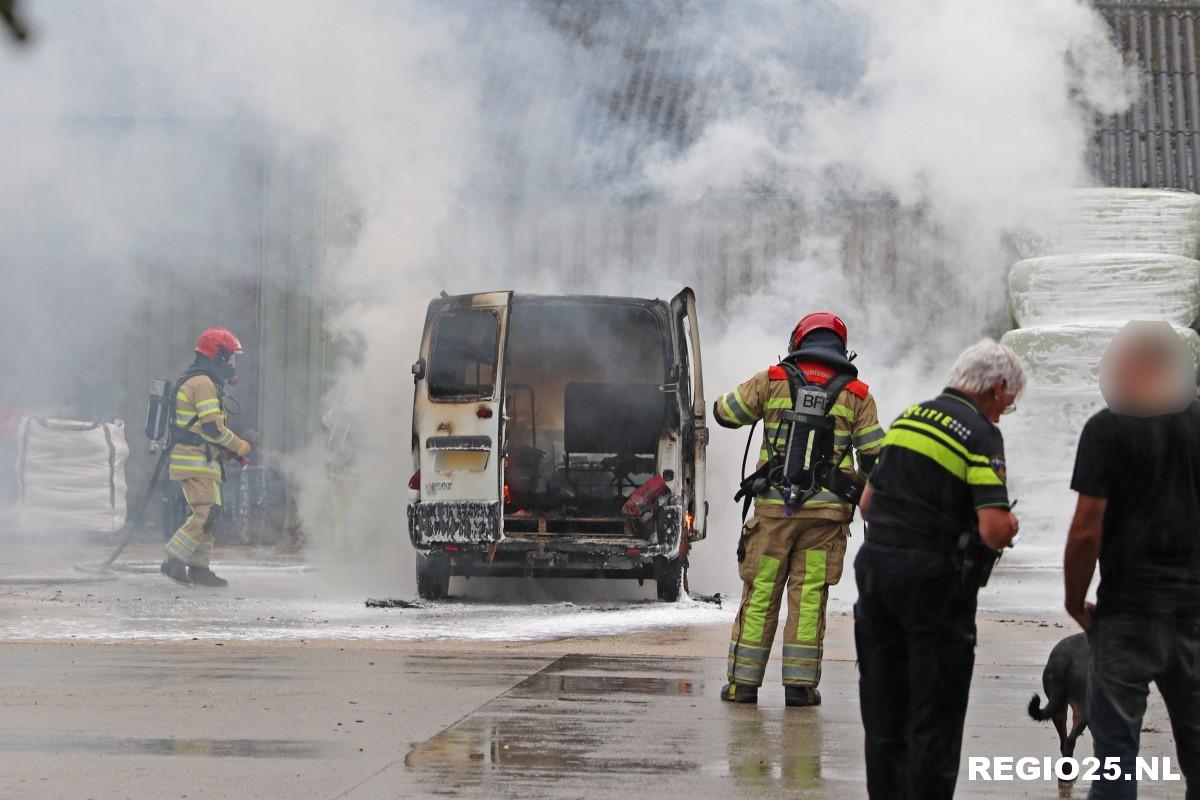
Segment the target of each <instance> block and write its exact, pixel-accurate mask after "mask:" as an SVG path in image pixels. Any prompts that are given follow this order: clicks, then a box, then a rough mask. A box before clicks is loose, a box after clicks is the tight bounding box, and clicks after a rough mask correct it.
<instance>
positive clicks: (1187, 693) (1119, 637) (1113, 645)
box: [1087, 615, 1200, 800]
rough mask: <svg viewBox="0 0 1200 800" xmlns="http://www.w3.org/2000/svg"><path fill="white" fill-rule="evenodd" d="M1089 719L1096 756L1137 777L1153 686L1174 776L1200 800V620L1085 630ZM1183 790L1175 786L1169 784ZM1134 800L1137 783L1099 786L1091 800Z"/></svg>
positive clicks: (1095, 625) (1136, 621) (1111, 620)
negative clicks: (1167, 727) (1171, 746)
mask: <svg viewBox="0 0 1200 800" xmlns="http://www.w3.org/2000/svg"><path fill="white" fill-rule="evenodd" d="M1088 642H1089V643H1090V645H1091V663H1090V665H1089V666H1090V668H1089V681H1088V699H1087V714H1088V727H1089V728H1091V731H1092V741H1093V745H1094V750H1095V754H1096V757H1097V758H1099V759H1100V763H1101V765H1102V766H1103V764H1104V761H1105V759H1106V758H1112V757H1116V758H1119V759H1120V761H1121V768H1122V771H1123V773H1124V774H1127V775H1132V774H1135V773H1136V766H1135V762H1136V758H1137V755H1138V746H1139V744H1140V742H1141V735H1142V716H1143V715H1144V714H1145V713H1146V697H1147V696H1148V695H1149V692H1150V682H1151V681H1153V682H1154V684H1155V685H1156V686H1158V690H1159V692H1160V693H1161V694H1162V696H1163V700H1164V702H1165V703H1166V705H1167V713H1168V714H1169V715H1170V717H1171V729H1172V731H1173V732H1174V734H1175V748H1176V758H1175V763H1174V764H1173V766H1174V767H1176V769H1175V771H1176V772H1181V773H1183V776H1184V778H1185V780H1186V781H1187V800H1200V619H1173V618H1170V617H1164V618H1161V619H1159V618H1154V617H1144V616H1125V615H1116V616H1105V617H1099V618H1097V619H1095V620H1093V622H1092V625H1091V628H1090V629H1089V630H1088ZM1170 785H1171V786H1173V787H1174V786H1178V784H1170ZM1135 797H1137V781H1135V780H1128V781H1127V780H1124V779H1123V778H1122V779H1121V780H1116V781H1097V782H1096V783H1093V784H1092V788H1091V791H1089V792H1088V798H1089V800H1107V798H1135Z"/></svg>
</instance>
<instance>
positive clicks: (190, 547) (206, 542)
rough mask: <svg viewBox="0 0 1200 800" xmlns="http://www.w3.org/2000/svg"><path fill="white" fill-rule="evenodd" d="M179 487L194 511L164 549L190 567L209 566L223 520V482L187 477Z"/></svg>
mask: <svg viewBox="0 0 1200 800" xmlns="http://www.w3.org/2000/svg"><path fill="white" fill-rule="evenodd" d="M179 488H180V489H182V490H183V498H184V499H185V500H186V501H187V504H188V510H189V511H190V512H191V513H190V514H189V515H188V518H187V519H186V520H185V521H184V523H183V525H181V526H180V527H179V530H177V531H175V535H174V536H172V537H171V541H169V542H167V546H166V548H164V549H165V550H166V551H167V555H169V556H171V557H173V558H177V559H179V560H180V561H182V562H183V563H185V564H187V565H188V566H189V567H207V566H208V562H209V558H210V557H211V556H212V549H213V542H214V541H216V536H217V526H218V525H220V522H221V482H220V481H218V480H213V479H212V478H184V479H183V480H181V481H179Z"/></svg>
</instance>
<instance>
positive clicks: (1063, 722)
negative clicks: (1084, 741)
mask: <svg viewBox="0 0 1200 800" xmlns="http://www.w3.org/2000/svg"><path fill="white" fill-rule="evenodd" d="M1054 729H1055V730H1056V731H1058V750H1059V752H1060V753H1062V754H1063V755H1064V756H1066V755H1069V754H1068V753H1067V751H1066V747H1067V707H1066V706H1065V705H1064V706H1063V707H1062V708H1061V709H1060V710H1059V711H1058V712H1057V713H1056V714H1055V715H1054Z"/></svg>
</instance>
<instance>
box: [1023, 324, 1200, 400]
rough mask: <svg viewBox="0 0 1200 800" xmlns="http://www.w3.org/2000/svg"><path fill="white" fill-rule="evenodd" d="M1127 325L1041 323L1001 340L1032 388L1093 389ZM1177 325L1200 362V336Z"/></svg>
mask: <svg viewBox="0 0 1200 800" xmlns="http://www.w3.org/2000/svg"><path fill="white" fill-rule="evenodd" d="M1125 324H1126V320H1122V321H1119V322H1091V323H1075V324H1068V325H1039V326H1036V327H1032V328H1020V329H1018V330H1015V331H1009V332H1008V333H1006V334H1004V338H1003V339H1001V340H1000V341H1001V342H1003V343H1004V344H1006V345H1008V346H1009V347H1011V348H1012V349H1013V351H1014V352H1016V354H1017V355H1018V356H1020V358H1021V363H1022V364H1023V365H1024V366H1025V372H1026V375H1027V377H1028V383H1029V385H1030V387H1031V388H1033V387H1035V386H1036V387H1053V388H1056V389H1060V390H1065V391H1074V390H1090V389H1095V387H1097V386H1099V384H1100V356H1101V355H1103V354H1104V349H1105V348H1106V347H1108V343H1109V342H1111V341H1112V338H1113V337H1114V336H1116V335H1117V331H1119V330H1121V328H1123V327H1125ZM1174 327H1175V332H1176V333H1178V334H1179V337H1180V338H1181V339H1183V341H1184V342H1185V343H1186V344H1187V345H1188V347H1189V348H1190V349H1191V351H1192V355H1193V357H1195V358H1196V360H1197V363H1200V335H1198V334H1197V333H1196V332H1195V331H1194V330H1192V329H1191V328H1186V327H1184V326H1182V325H1175V326H1174ZM1096 391H1097V392H1098V391H1099V390H1098V389H1096Z"/></svg>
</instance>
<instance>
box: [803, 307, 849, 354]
mask: <svg viewBox="0 0 1200 800" xmlns="http://www.w3.org/2000/svg"><path fill="white" fill-rule="evenodd" d="M819 330H827V331H833V332H834V333H836V334H837V336H838V338H839V339H841V340H842V344H843V345H845V344H847V343H848V340H849V338H850V334H849V332H848V331H847V330H846V323H844V322H842V318H841V317H839V316H838V315H837V314H834V313H833V312H832V311H815V312H813V313H812V314H808V315H807V316H805V317H804V319H802V320H800V322H799V324H798V325H796V328H795V329H794V330H793V331H792V339H791V342H790V344H789V345H788V349H789V350H791V351H792V352H793V353H794V352H796V351H797V350H799V349H800V343H801V342H803V341H804V337H805V336H808V335H809V334H810V333H812V332H813V331H819Z"/></svg>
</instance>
